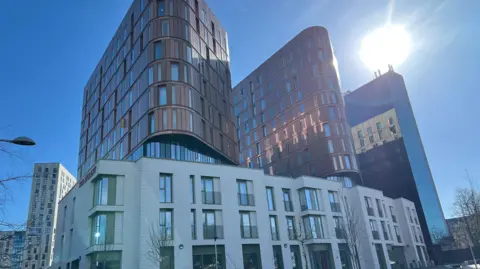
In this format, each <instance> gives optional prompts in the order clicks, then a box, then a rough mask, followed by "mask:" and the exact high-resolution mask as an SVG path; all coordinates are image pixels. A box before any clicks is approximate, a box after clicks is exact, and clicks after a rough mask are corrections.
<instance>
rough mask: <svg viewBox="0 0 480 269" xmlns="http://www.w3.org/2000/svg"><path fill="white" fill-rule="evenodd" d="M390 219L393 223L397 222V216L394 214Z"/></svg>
mask: <svg viewBox="0 0 480 269" xmlns="http://www.w3.org/2000/svg"><path fill="white" fill-rule="evenodd" d="M392 221H393V223H397V217H396V216H395V215H392Z"/></svg>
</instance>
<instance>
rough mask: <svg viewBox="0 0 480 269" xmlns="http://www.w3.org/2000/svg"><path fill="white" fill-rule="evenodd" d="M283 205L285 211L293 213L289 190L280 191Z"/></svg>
mask: <svg viewBox="0 0 480 269" xmlns="http://www.w3.org/2000/svg"><path fill="white" fill-rule="evenodd" d="M282 196H283V203H284V205H285V211H287V212H293V205H292V199H291V197H290V190H289V189H282Z"/></svg>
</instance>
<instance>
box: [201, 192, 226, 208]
mask: <svg viewBox="0 0 480 269" xmlns="http://www.w3.org/2000/svg"><path fill="white" fill-rule="evenodd" d="M202 203H203V204H204V205H220V204H222V194H221V193H220V192H214V191H202Z"/></svg>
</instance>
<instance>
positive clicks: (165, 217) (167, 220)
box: [158, 209, 173, 241]
mask: <svg viewBox="0 0 480 269" xmlns="http://www.w3.org/2000/svg"><path fill="white" fill-rule="evenodd" d="M172 213H173V212H172V210H171V209H160V221H159V223H160V232H159V238H158V239H159V241H165V240H173V214H172Z"/></svg>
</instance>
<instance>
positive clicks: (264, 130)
mask: <svg viewBox="0 0 480 269" xmlns="http://www.w3.org/2000/svg"><path fill="white" fill-rule="evenodd" d="M266 136H267V127H265V126H263V137H266Z"/></svg>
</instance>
